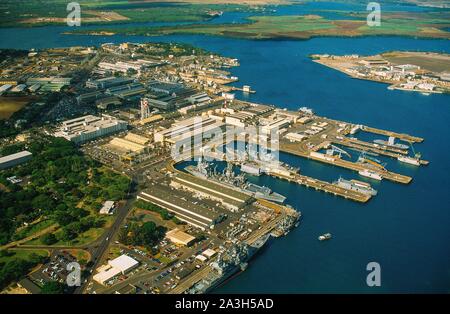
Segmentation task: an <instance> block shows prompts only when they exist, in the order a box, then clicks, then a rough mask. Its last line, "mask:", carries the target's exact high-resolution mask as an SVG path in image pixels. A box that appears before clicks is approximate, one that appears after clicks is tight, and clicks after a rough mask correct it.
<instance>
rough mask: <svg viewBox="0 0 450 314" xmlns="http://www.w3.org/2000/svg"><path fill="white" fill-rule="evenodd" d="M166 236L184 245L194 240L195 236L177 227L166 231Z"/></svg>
mask: <svg viewBox="0 0 450 314" xmlns="http://www.w3.org/2000/svg"><path fill="white" fill-rule="evenodd" d="M166 238H167V239H169V241H171V242H173V243H175V244H178V245H185V246H189V245H191V244H192V243H193V242H194V241H195V237H193V236H191V235H190V234H187V233H186V232H183V231H181V230H178V229H173V230H170V231H169V232H167V233H166Z"/></svg>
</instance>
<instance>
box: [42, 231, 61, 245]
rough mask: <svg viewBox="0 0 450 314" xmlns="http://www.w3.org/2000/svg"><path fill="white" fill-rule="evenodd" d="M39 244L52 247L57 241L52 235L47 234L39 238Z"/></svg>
mask: <svg viewBox="0 0 450 314" xmlns="http://www.w3.org/2000/svg"><path fill="white" fill-rule="evenodd" d="M41 242H42V244H45V245H52V244H55V243H56V242H58V239H57V238H56V236H55V235H54V234H53V233H47V234H44V235H43V236H42V237H41Z"/></svg>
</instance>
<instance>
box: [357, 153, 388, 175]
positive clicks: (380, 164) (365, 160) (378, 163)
mask: <svg viewBox="0 0 450 314" xmlns="http://www.w3.org/2000/svg"><path fill="white" fill-rule="evenodd" d="M358 162H360V163H368V164H371V165H374V166H375V167H377V168H380V169H382V170H384V171H386V168H385V167H386V163H385V162H384V163H383V162H382V161H381V160H378V159H376V158H374V157H370V156H369V155H367V154H366V153H365V152H362V153H361V154H360V155H359V157H358Z"/></svg>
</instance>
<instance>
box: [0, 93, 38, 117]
mask: <svg viewBox="0 0 450 314" xmlns="http://www.w3.org/2000/svg"><path fill="white" fill-rule="evenodd" d="M30 100H31V99H30V97H0V120H3V119H8V118H9V117H11V116H12V114H13V113H14V112H16V111H19V110H20V109H22V108H23V107H25V105H26V104H27V103H29V102H30Z"/></svg>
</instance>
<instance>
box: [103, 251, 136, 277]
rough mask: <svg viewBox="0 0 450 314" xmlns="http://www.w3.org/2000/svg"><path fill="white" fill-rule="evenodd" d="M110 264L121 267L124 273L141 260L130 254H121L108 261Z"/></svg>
mask: <svg viewBox="0 0 450 314" xmlns="http://www.w3.org/2000/svg"><path fill="white" fill-rule="evenodd" d="M108 264H109V265H110V266H111V267H113V268H117V269H119V270H120V271H121V272H122V273H124V272H126V271H127V270H129V269H131V268H133V267H135V266H137V265H138V264H139V262H138V261H137V260H135V259H134V258H131V257H129V256H128V255H125V254H124V255H121V256H119V257H117V258H115V259H113V260H111V261H109V262H108Z"/></svg>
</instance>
